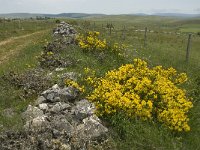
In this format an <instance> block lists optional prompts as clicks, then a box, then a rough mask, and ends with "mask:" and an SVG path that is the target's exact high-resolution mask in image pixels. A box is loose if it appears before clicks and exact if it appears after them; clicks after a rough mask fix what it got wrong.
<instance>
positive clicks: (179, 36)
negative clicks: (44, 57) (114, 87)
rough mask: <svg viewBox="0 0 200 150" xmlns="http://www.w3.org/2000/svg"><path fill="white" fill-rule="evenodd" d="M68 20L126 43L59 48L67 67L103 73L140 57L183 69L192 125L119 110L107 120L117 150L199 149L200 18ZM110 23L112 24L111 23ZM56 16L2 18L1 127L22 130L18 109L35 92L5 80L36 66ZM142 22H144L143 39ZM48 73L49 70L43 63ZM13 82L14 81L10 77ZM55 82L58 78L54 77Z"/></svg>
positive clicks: (49, 39)
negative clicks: (120, 47)
mask: <svg viewBox="0 0 200 150" xmlns="http://www.w3.org/2000/svg"><path fill="white" fill-rule="evenodd" d="M60 20H64V21H66V22H69V23H70V24H72V25H73V26H74V28H75V29H76V30H77V31H78V32H80V33H83V34H84V33H86V32H87V31H98V32H100V36H101V38H102V39H104V38H105V39H107V41H110V42H111V43H119V44H124V45H126V48H125V49H124V51H123V56H124V57H123V58H121V57H118V55H116V54H111V53H105V54H103V55H102V56H101V55H100V54H98V53H97V54H95V53H89V54H88V53H85V52H83V51H81V50H80V48H79V47H78V46H77V45H73V46H69V47H66V48H65V50H64V51H62V52H61V56H62V57H63V58H64V59H69V60H73V62H74V65H72V66H69V67H67V68H66V69H65V70H66V71H73V72H77V73H82V72H83V69H84V68H86V67H89V68H91V69H93V70H95V71H96V73H97V75H98V76H103V75H104V74H105V73H106V72H107V71H109V70H111V69H115V68H118V67H119V66H121V65H123V64H127V63H130V62H132V60H133V59H134V58H141V59H143V60H145V61H147V62H148V64H150V66H151V67H152V66H156V65H162V66H163V67H165V68H168V67H173V68H175V69H176V70H177V71H178V72H185V73H187V75H188V78H189V80H188V81H187V83H186V84H185V85H184V86H183V88H184V89H186V90H187V95H188V96H189V97H192V102H193V105H194V107H193V108H192V109H191V111H190V112H189V118H190V121H189V124H190V126H191V131H190V132H187V133H175V132H171V131H170V130H168V129H166V128H165V127H163V126H160V125H157V124H156V123H155V122H150V121H149V122H148V121H141V120H137V119H135V120H129V119H128V118H126V117H124V116H123V115H117V116H113V117H111V118H109V120H106V119H105V118H104V119H105V122H107V124H108V127H109V129H110V135H111V137H113V139H114V141H113V142H114V143H115V145H116V147H117V148H118V149H120V150H125V149H127V150H129V149H133V150H135V149H152V150H153V149H156V150H170V149H177V150H178V149H183V150H189V149H194V150H198V149H200V146H199V142H200V141H199V139H200V101H199V100H200V90H199V88H200V35H198V33H199V32H200V19H199V18H194V19H183V18H173V17H157V16H123V15H120V16H104V17H96V18H94V17H88V18H84V19H60ZM109 25H112V28H109ZM53 27H56V20H55V19H51V20H33V19H32V20H29V19H27V20H10V21H5V20H3V21H1V22H0V91H1V92H0V130H2V131H3V130H8V129H18V130H20V128H21V126H22V124H23V121H22V119H21V116H20V114H21V112H23V111H24V110H25V108H26V107H27V105H28V104H30V103H33V101H34V100H35V99H36V97H37V95H31V96H30V97H27V98H23V97H21V93H22V92H23V89H20V88H18V87H16V86H14V84H12V83H10V82H8V81H7V80H4V78H3V75H5V74H8V73H9V72H10V71H11V72H12V71H14V72H17V73H18V74H23V73H25V72H26V71H27V70H31V69H34V68H37V66H38V57H39V56H40V55H41V52H42V51H43V46H44V45H46V44H47V42H48V41H51V40H52V36H51V34H52V28H53ZM145 27H147V32H146V41H145ZM189 33H192V38H191V43H190V44H191V47H190V51H189V60H188V62H186V49H187V44H188V34H189ZM45 72H46V74H48V73H51V70H49V69H45ZM13 82H15V81H13ZM53 82H56V79H55V78H54V79H53ZM9 108H12V112H13V113H14V115H13V116H12V117H8V116H7V117H6V116H5V115H3V114H4V113H3V112H4V110H6V109H9Z"/></svg>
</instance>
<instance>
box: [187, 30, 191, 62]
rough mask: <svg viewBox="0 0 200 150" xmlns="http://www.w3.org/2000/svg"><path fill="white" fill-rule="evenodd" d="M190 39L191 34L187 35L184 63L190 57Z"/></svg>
mask: <svg viewBox="0 0 200 150" xmlns="http://www.w3.org/2000/svg"><path fill="white" fill-rule="evenodd" d="M191 38H192V33H190V34H189V35H188V44H187V49H186V62H187V63H188V62H189V55H190V47H191Z"/></svg>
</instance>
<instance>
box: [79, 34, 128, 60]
mask: <svg viewBox="0 0 200 150" xmlns="http://www.w3.org/2000/svg"><path fill="white" fill-rule="evenodd" d="M77 41H78V45H79V46H80V48H81V49H82V50H83V51H84V52H93V53H94V52H97V53H101V54H102V53H106V52H111V53H114V54H117V55H119V56H123V53H124V50H125V49H126V46H125V44H120V43H117V42H114V43H112V42H110V41H107V40H106V39H103V38H101V37H100V32H97V31H89V32H87V33H86V35H83V34H82V35H79V36H78V37H77Z"/></svg>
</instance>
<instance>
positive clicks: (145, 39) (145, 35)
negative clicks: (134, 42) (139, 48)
mask: <svg viewBox="0 0 200 150" xmlns="http://www.w3.org/2000/svg"><path fill="white" fill-rule="evenodd" d="M146 46H147V27H145V31H144V47H146Z"/></svg>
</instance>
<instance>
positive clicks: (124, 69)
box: [86, 59, 193, 131]
mask: <svg viewBox="0 0 200 150" xmlns="http://www.w3.org/2000/svg"><path fill="white" fill-rule="evenodd" d="M86 71H87V72H90V71H88V69H86ZM86 80H87V81H88V82H89V83H90V84H91V85H92V86H93V88H94V89H93V91H92V92H91V94H89V96H88V99H89V100H90V101H92V102H94V103H95V105H96V108H97V114H98V115H99V116H107V115H112V114H117V113H119V112H123V113H125V114H126V115H127V116H129V117H130V118H135V117H137V118H140V119H142V120H155V121H158V122H160V123H162V124H164V125H165V126H168V127H169V128H170V129H172V130H174V131H190V126H189V125H188V121H189V118H188V116H187V113H188V111H189V109H190V108H192V106H193V105H192V102H191V100H190V99H189V98H188V97H187V96H186V91H185V90H183V89H181V88H180V85H181V84H182V83H184V82H185V81H187V75H186V74H185V73H180V74H179V73H177V71H176V70H175V69H173V68H168V69H164V68H162V66H156V67H153V68H149V67H148V66H147V63H146V62H145V61H143V60H141V59H134V62H133V64H126V65H123V66H121V67H120V68H118V69H116V70H111V71H108V72H107V73H106V74H105V76H104V77H101V78H97V77H94V78H93V77H91V76H88V78H87V79H86Z"/></svg>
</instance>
